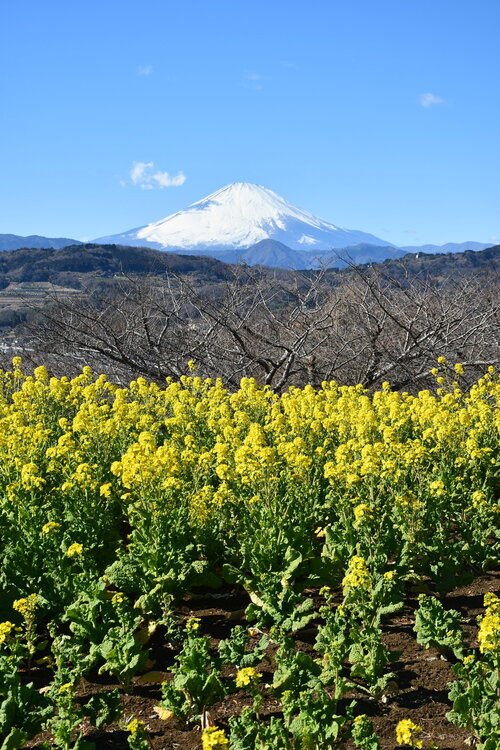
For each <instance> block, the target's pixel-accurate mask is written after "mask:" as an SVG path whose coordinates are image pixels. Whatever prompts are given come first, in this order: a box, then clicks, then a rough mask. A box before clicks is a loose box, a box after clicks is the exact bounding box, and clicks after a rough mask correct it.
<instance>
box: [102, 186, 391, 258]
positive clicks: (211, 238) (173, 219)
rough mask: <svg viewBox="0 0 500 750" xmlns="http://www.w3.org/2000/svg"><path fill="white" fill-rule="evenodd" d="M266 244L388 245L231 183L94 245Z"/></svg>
mask: <svg viewBox="0 0 500 750" xmlns="http://www.w3.org/2000/svg"><path fill="white" fill-rule="evenodd" d="M265 239H273V240H277V241H278V242H282V243H284V244H285V245H287V246H288V247H290V248H292V250H301V251H309V252H314V251H315V250H328V249H331V248H343V247H346V246H347V245H356V244H359V243H362V242H365V243H371V244H375V245H390V243H388V242H385V241H384V240H381V239H380V238H378V237H375V236H374V235H372V234H367V233H365V232H359V231H356V230H351V229H343V228H340V227H337V226H335V225H334V224H331V223H329V222H327V221H323V220H322V219H318V218H317V217H316V216H314V215H313V214H311V213H309V212H308V211H303V210H302V209H300V208H297V207H296V206H294V205H292V204H291V203H289V202H288V201H286V200H285V199H284V198H281V197H280V196H279V195H277V194H276V193H273V191H272V190H268V189H267V188H265V187H262V186H261V185H254V184H252V183H248V182H235V183H233V184H232V185H227V186H226V187H224V188H222V189H221V190H217V191H216V192H215V193H212V194H211V195H209V196H207V197H206V198H203V200H201V201H198V202H197V203H193V204H192V205H191V206H189V208H187V209H186V210H185V211H178V212H177V213H175V214H172V215H171V216H167V217H166V218H165V219H161V220H160V221H156V222H154V223H152V224H148V225H147V226H144V227H140V228H139V229H132V230H130V231H128V232H125V233H123V234H117V235H111V236H108V237H100V238H99V239H98V240H96V242H108V243H120V244H127V245H144V246H150V247H155V248H159V249H162V250H170V251H178V252H197V253H200V252H203V250H225V249H238V248H241V249H243V248H248V247H250V246H252V245H255V244H256V243H257V242H260V241H261V240H265Z"/></svg>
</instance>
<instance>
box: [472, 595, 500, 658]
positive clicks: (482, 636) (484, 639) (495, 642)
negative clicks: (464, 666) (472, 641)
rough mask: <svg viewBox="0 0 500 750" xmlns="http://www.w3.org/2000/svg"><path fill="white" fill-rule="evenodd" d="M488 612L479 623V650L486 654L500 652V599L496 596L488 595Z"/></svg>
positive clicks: (486, 603) (486, 601) (486, 600)
mask: <svg viewBox="0 0 500 750" xmlns="http://www.w3.org/2000/svg"><path fill="white" fill-rule="evenodd" d="M484 606H485V607H486V612H485V614H484V615H483V617H482V618H481V621H480V623H479V632H478V636H477V638H478V641H479V650H480V651H481V653H482V654H484V653H485V652H494V653H498V652H500V598H499V597H498V596H496V594H493V593H488V594H486V595H485V597H484Z"/></svg>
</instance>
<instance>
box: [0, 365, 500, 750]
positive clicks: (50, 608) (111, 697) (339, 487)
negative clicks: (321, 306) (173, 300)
mask: <svg viewBox="0 0 500 750" xmlns="http://www.w3.org/2000/svg"><path fill="white" fill-rule="evenodd" d="M188 369H189V371H190V374H189V375H186V376H183V377H181V378H180V380H179V381H174V380H168V381H167V382H166V383H165V385H164V386H160V385H158V384H156V383H152V382H147V381H146V380H144V379H142V378H138V379H137V380H136V381H134V382H132V383H130V385H129V387H128V388H121V387H118V386H116V385H114V384H113V383H111V382H109V381H108V380H107V378H106V377H105V376H104V375H99V376H95V375H94V373H93V372H92V371H91V370H90V368H88V367H86V368H84V369H83V371H82V373H81V374H80V375H79V376H77V377H75V378H73V379H69V378H66V377H62V378H53V377H50V376H49V374H48V373H47V371H46V369H45V368H44V367H38V368H36V369H35V370H34V373H33V375H30V376H26V375H25V374H23V370H22V362H21V360H20V359H19V358H15V359H14V360H13V367H12V369H11V370H9V371H0V560H1V569H0V590H1V603H0V748H2V749H3V748H5V750H7V748H17V747H23V745H24V744H25V743H26V742H27V741H28V740H29V739H31V738H32V737H34V736H36V735H38V734H39V733H40V732H42V731H44V732H45V735H44V739H43V741H44V742H45V743H46V744H45V747H63V748H73V747H74V748H84V747H88V744H85V743H88V742H89V740H87V739H85V737H86V735H87V734H88V727H89V726H93V727H95V728H97V729H101V728H104V727H106V726H107V725H111V724H113V723H114V724H113V725H118V726H120V727H121V731H122V732H123V733H124V736H126V737H127V743H128V745H129V747H132V748H142V747H144V748H146V747H151V746H152V745H151V743H152V739H151V736H150V734H149V732H148V726H147V721H146V722H144V721H142V720H139V719H138V718H136V717H134V716H132V717H131V716H124V715H123V708H122V703H121V696H122V695H123V694H126V693H128V692H130V690H131V689H132V688H133V685H134V684H135V683H134V681H135V680H137V679H138V677H140V676H141V675H147V674H148V660H149V658H150V655H151V654H150V648H151V644H152V643H153V642H155V639H157V640H158V639H159V638H161V639H162V640H163V642H164V643H167V644H169V646H168V648H170V649H171V651H172V655H173V656H172V663H171V666H170V668H169V669H168V670H166V671H165V673H164V674H163V675H162V680H161V682H162V688H161V691H162V697H161V700H160V698H159V702H158V712H157V713H158V715H159V716H161V715H163V716H167V717H168V721H174V722H176V721H177V722H181V723H182V726H185V727H189V728H190V731H191V728H196V727H197V728H198V730H199V738H198V745H197V746H198V747H204V748H205V747H207V748H208V747H224V748H231V749H232V750H250V749H251V748H254V747H256V748H257V747H258V748H293V749H294V750H298V749H299V748H318V750H319V749H320V748H334V747H342V746H343V745H344V744H345V743H346V742H348V741H350V742H351V743H352V742H354V746H356V747H359V748H362V749H363V748H364V750H375V749H376V748H378V747H380V746H381V745H380V741H379V739H378V737H377V734H376V732H375V730H374V727H373V725H372V722H371V721H370V719H369V718H368V717H367V716H366V715H365V712H364V711H362V710H361V708H362V706H361V704H360V703H359V701H358V700H357V699H356V697H354V698H352V699H351V696H353V695H354V696H356V695H357V696H359V695H362V696H367V698H366V699H367V700H368V699H369V700H370V701H372V702H373V703H378V704H379V705H383V704H385V703H387V702H388V701H391V700H392V699H393V696H394V695H397V690H398V687H397V675H396V674H395V673H394V672H393V671H391V664H392V663H393V662H394V661H395V659H397V655H395V654H394V653H393V652H391V650H390V648H388V646H387V645H386V643H385V641H384V638H383V628H384V623H386V622H387V621H388V620H389V619H390V618H391V617H394V616H395V613H397V612H398V611H400V610H401V609H402V608H403V606H404V602H405V596H406V594H407V592H408V590H409V588H410V587H412V586H413V587H415V586H420V587H423V590H424V593H425V596H423V598H422V599H421V600H419V601H421V603H420V608H421V616H420V617H419V618H417V620H416V622H417V623H420V624H417V625H416V628H417V629H416V631H415V632H416V633H417V636H418V642H419V643H424V644H426V647H427V646H428V644H431V645H432V647H434V648H438V649H442V653H443V654H446V653H448V652H449V650H450V648H452V650H453V653H454V654H455V655H454V656H453V659H455V662H454V669H455V671H456V674H457V678H456V680H455V682H453V683H452V685H451V687H450V708H451V709H452V710H451V711H450V713H449V719H450V721H452V722H454V723H455V724H456V725H457V726H458V727H461V728H463V729H464V730H466V731H467V732H468V733H469V735H470V736H471V737H474V738H475V741H477V742H478V743H479V744H478V745H477V747H480V748H483V750H494V749H495V748H497V747H498V746H499V745H498V743H499V742H500V724H499V721H500V714H499V708H498V700H497V699H498V690H499V687H500V682H499V666H500V663H499V660H500V622H499V617H500V616H499V611H500V610H499V605H498V601H499V600H498V598H497V597H496V595H495V593H494V592H490V593H489V594H488V595H487V597H486V600H485V606H484V609H483V613H482V615H481V617H480V618H479V620H478V622H477V627H478V638H479V641H478V646H477V647H476V646H475V644H474V643H473V642H470V643H467V642H466V635H465V634H464V633H462V630H461V629H460V616H458V617H453V616H450V613H449V612H448V611H447V610H444V609H443V608H442V607H441V605H440V603H439V597H440V596H441V595H444V594H445V593H446V592H448V591H450V590H451V589H453V587H455V586H457V585H458V584H459V583H460V582H461V581H464V580H467V576H473V575H478V574H480V573H481V572H487V571H493V570H495V569H497V568H498V563H499V545H498V538H499V531H498V529H499V526H498V520H499V513H500V505H499V502H500V501H499V495H500V483H499V481H500V477H499V466H500V449H499V432H500V410H499V408H498V407H499V404H500V378H499V376H498V374H497V373H496V372H495V370H494V369H493V368H490V369H489V370H488V372H487V373H485V375H484V376H483V377H482V378H481V379H480V380H479V381H478V382H477V383H476V384H475V385H473V386H472V388H470V389H469V390H463V389H462V388H461V386H460V377H461V374H462V373H463V370H462V369H461V366H460V365H459V364H458V365H455V366H449V365H448V364H447V363H446V361H445V360H444V358H441V361H440V362H439V367H438V368H436V370H435V377H436V381H437V382H436V386H437V388H436V390H435V392H431V391H429V390H425V391H421V392H420V393H418V394H416V395H415V394H410V393H401V392H397V391H393V390H391V388H390V386H389V384H384V386H383V388H382V389H381V390H380V391H377V392H375V393H370V392H368V391H366V390H365V389H364V388H363V387H361V386H359V385H354V386H339V385H337V384H336V383H335V382H325V383H323V384H322V387H321V388H320V389H317V390H315V389H313V388H312V387H309V386H306V387H305V388H302V389H299V388H294V387H291V388H290V389H289V390H288V391H287V392H285V393H283V394H277V393H274V392H273V391H272V390H271V389H269V388H268V387H260V386H259V385H258V384H257V383H256V382H255V381H254V380H253V379H249V378H244V379H243V380H242V381H241V385H240V388H239V390H237V391H236V392H231V391H229V390H228V389H226V388H225V387H224V384H223V383H222V382H221V381H220V380H216V381H212V380H209V379H205V380H203V379H201V378H199V377H197V376H196V374H195V373H196V366H195V364H194V363H193V362H191V363H189V368H188ZM228 587H232V590H233V591H234V590H238V591H240V592H241V593H242V595H244V596H245V597H246V598H247V605H246V610H245V613H244V615H242V616H241V623H243V625H242V624H237V625H234V626H233V627H232V629H231V633H230V634H229V635H228V636H227V637H226V638H224V639H222V638H220V639H218V642H217V643H215V642H214V641H213V639H210V638H209V637H208V635H207V634H206V633H205V632H203V626H202V623H200V619H199V618H196V617H191V618H189V619H187V620H186V618H185V617H184V616H183V615H182V613H181V603H182V601H185V600H186V597H189V596H191V595H193V594H196V592H204V593H205V594H207V592H208V594H207V595H213V593H215V594H216V593H217V592H224V591H225V590H226V589H227V588H228ZM211 592H213V593H211ZM220 595H221V596H222V595H223V594H222V593H221V594H220ZM440 607H441V609H440ZM429 612H430V613H432V614H431V615H430V616H428V614H426V613H429ZM450 617H451V619H450ZM304 631H309V632H311V633H313V641H312V643H313V648H312V651H309V652H306V651H304V650H303V649H301V648H300V647H299V646H298V645H297V644H298V636H299V635H300V634H301V633H302V632H304ZM464 639H465V640H464ZM462 643H463V647H462V645H461V644H462ZM450 644H451V645H450ZM447 650H448V651H447ZM35 664H40V665H43V668H44V669H46V670H47V673H48V674H50V679H49V683H48V685H47V686H46V687H47V689H46V690H44V691H43V692H39V690H38V689H36V688H35V687H34V685H33V683H32V682H29V681H28V682H27V681H26V680H25V679H24V677H23V675H24V673H25V672H26V674H27V675H28V676H29V674H30V670H31V669H32V668H33V665H35ZM266 665H267V666H266ZM257 668H258V670H257ZM96 671H98V672H99V673H100V674H108V675H109V676H110V678H112V679H114V680H115V681H116V684H117V685H119V687H118V688H116V689H113V690H107V691H102V692H101V693H99V694H96V695H93V696H92V698H91V699H90V700H88V701H87V702H85V701H83V700H82V699H81V696H80V694H79V690H80V685H81V681H82V679H83V678H85V677H87V676H88V675H89V674H93V673H96ZM238 691H240V693H241V691H243V693H245V694H246V696H247V703H246V705H245V707H244V708H243V709H242V710H241V711H239V712H238V713H235V714H234V715H232V716H229V717H226V719H224V722H223V724H222V725H220V726H219V725H218V724H216V723H214V720H213V717H212V714H211V711H212V710H213V709H212V707H213V706H216V705H219V704H220V703H221V702H224V701H225V700H227V696H229V695H230V694H234V693H237V692H238ZM270 697H272V699H273V701H275V705H276V706H278V710H277V712H275V713H274V714H273V715H272V716H270V715H269V714H268V713H266V712H265V706H266V705H267V704H266V701H268V699H269V698H270ZM380 702H381V703H380ZM363 705H364V704H363ZM165 720H167V719H165ZM421 730H422V728H421V727H420V726H419V725H417V724H415V723H413V722H412V720H411V718H408V719H403V720H401V721H400V722H399V724H398V725H397V727H395V729H394V732H395V734H394V738H395V742H396V743H399V745H402V746H406V747H431V746H432V747H435V745H433V744H432V743H433V741H434V739H435V738H432V737H431V736H426V733H425V732H422V731H421ZM2 742H3V743H4V744H1V743H2ZM399 745H397V744H396V745H393V747H396V746H399ZM194 746H195V745H193V747H194ZM153 747H154V744H153Z"/></svg>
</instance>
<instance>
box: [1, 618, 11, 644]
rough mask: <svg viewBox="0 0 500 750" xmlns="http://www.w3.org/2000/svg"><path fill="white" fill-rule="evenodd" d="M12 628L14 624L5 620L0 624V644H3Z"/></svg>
mask: <svg viewBox="0 0 500 750" xmlns="http://www.w3.org/2000/svg"><path fill="white" fill-rule="evenodd" d="M13 628H14V623H12V622H9V621H8V620H6V621H5V622H0V644H2V643H5V641H6V640H7V638H8V637H9V636H10V634H11V632H12V629H13Z"/></svg>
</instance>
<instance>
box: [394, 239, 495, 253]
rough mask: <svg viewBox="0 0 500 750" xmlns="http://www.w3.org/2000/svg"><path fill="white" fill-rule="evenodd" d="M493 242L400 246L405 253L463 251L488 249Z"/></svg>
mask: <svg viewBox="0 0 500 750" xmlns="http://www.w3.org/2000/svg"><path fill="white" fill-rule="evenodd" d="M488 247H491V244H488V243H486V242H473V241H472V240H470V241H469V242H446V243H445V244H444V245H405V246H403V247H400V248H399V249H400V250H403V251H404V252H405V253H433V254H437V253H463V252H465V251H466V250H476V251H477V250H486V248H488Z"/></svg>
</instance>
